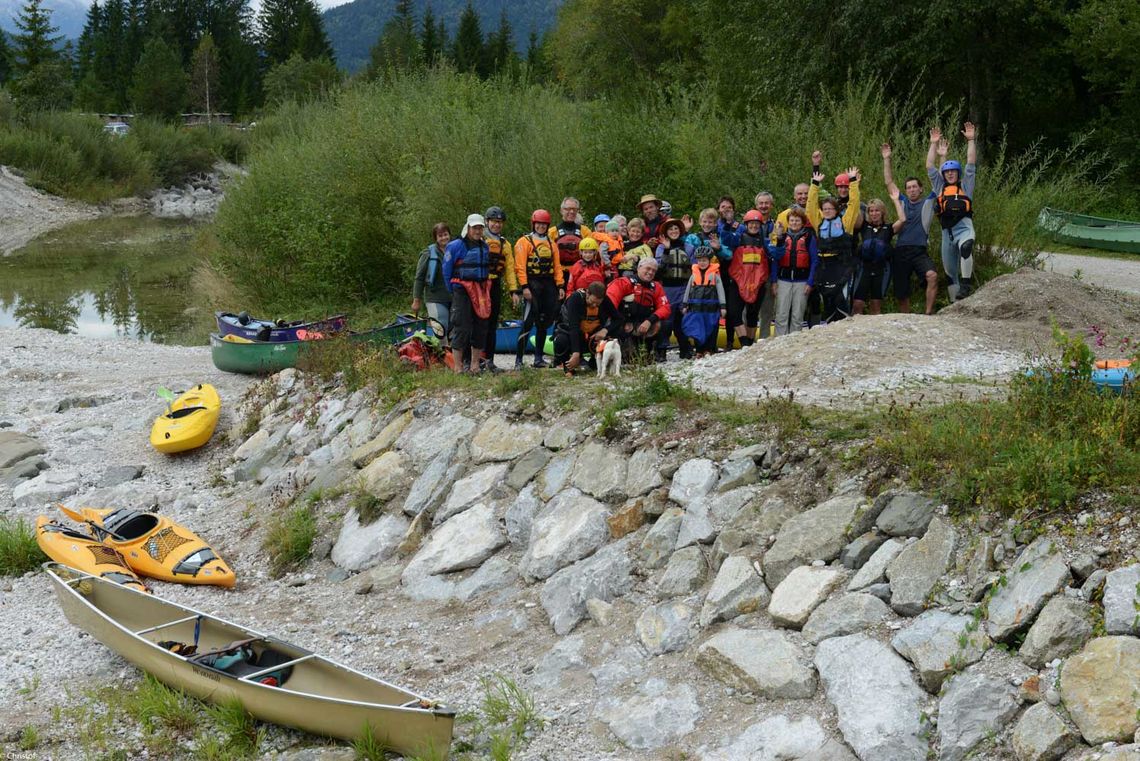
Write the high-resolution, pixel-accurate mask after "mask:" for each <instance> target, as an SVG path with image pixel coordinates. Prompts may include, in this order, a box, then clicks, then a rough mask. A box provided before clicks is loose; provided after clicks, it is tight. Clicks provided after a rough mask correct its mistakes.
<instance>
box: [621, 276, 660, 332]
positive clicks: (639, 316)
mask: <svg viewBox="0 0 1140 761" xmlns="http://www.w3.org/2000/svg"><path fill="white" fill-rule="evenodd" d="M606 298H608V299H609V300H610V303H611V304H613V306H614V308H615V309H617V311H618V314H620V315H621V317H622V319H623V320H624V321H625V322H632V323H639V322H642V321H644V320H649V321H650V322H658V321H662V320H668V319H669V316H670V315H671V314H673V309H672V308H671V307H670V306H669V299H668V298H666V296H665V289H664V288H663V287H661V283H659V282H657V281H656V280H654V281H653V282H652V283H643V282H642V281H641V280H639V279H638V278H637V275H630V276H629V277H619V278H618V279H617V280H615V281H613V282H612V283H610V284H609V287H607V288H606Z"/></svg>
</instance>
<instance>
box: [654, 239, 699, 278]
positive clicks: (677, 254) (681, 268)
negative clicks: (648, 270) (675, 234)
mask: <svg viewBox="0 0 1140 761" xmlns="http://www.w3.org/2000/svg"><path fill="white" fill-rule="evenodd" d="M662 245H663V246H665V260H664V262H663V266H662V267H661V269H660V270H658V272H657V277H658V278H659V279H660V280H661V284H662V285H664V286H668V287H669V288H676V287H678V286H682V285H685V284H686V283H688V282H689V270H690V268H691V267H692V266H693V263H692V261H690V260H689V252H688V251H687V250H685V242H684V241H683V240H681V239H680V238H678V239H677V240H675V241H671V242H667V243H662Z"/></svg>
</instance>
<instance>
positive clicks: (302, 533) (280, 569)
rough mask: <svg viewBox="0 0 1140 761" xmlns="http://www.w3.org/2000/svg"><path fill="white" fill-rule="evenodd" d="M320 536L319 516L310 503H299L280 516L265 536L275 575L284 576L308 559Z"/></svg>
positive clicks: (266, 548) (271, 569) (271, 566)
mask: <svg viewBox="0 0 1140 761" xmlns="http://www.w3.org/2000/svg"><path fill="white" fill-rule="evenodd" d="M316 536H317V519H316V516H315V515H314V514H313V509H312V508H311V507H310V506H309V505H297V506H295V507H294V508H293V509H291V510H290V511H289V512H288V513H285V514H283V515H280V516H278V517H277V519H276V522H275V523H274V524H273V527H272V528H271V529H269V534H268V535H267V536H266V537H265V550H266V551H267V552H268V553H269V563H270V571H271V572H272V574H273V575H274V576H280V575H281V574H283V573H284V572H285V571H287V570H289V569H290V568H294V567H296V566H299V565H301V564H302V563H304V562H305V561H306V560H308V559H309V555H310V554H311V553H312V550H313V539H315V538H316Z"/></svg>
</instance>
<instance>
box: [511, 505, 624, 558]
mask: <svg viewBox="0 0 1140 761" xmlns="http://www.w3.org/2000/svg"><path fill="white" fill-rule="evenodd" d="M608 514H609V511H608V510H607V509H606V506H605V505H603V504H602V503H601V502H598V501H597V500H595V499H591V498H590V497H587V496H586V495H585V494H582V493H581V492H580V491H578V490H577V489H567V490H566V491H564V492H562V493H561V494H559V495H558V496H557V497H555V498H554V499H552V500H551V501H550V503H549V504H548V505H547V506H546V507H545V508H544V509H543V510H542V512H540V513H539V514H538V517H536V518H535V519H534V523H533V525H532V526H531V532H530V546H528V547H527V550H526V554H525V555H524V556H523V558H522V561H521V565H520V568H521V571H522V575H523V577H524V578H526V579H528V580H540V579H545V578H549V577H550V576H551V575H552V574H553V573H554V572H555V571H557V570H559V569H560V568H564V567H566V566H568V565H570V564H571V563H573V562H574V561H575V560H581V559H582V558H584V557H586V556H588V555H590V554H591V553H593V552H594V550H596V549H598V548H599V547H601V546H602V545H603V544H605V543H606V540H607V539H609V535H610V530H609V527H608V526H607V525H606V516H607V515H608Z"/></svg>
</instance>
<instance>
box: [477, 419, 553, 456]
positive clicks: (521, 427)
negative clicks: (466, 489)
mask: <svg viewBox="0 0 1140 761" xmlns="http://www.w3.org/2000/svg"><path fill="white" fill-rule="evenodd" d="M541 443H542V429H541V428H539V427H538V426H537V425H532V424H530V423H518V424H515V423H508V422H507V421H506V420H505V419H503V417H502V416H501V415H492V416H491V417H489V418H487V419H486V420H484V421H483V423H482V425H480V426H479V428H478V430H476V431H475V436H474V437H473V438H472V439H471V457H472V459H474V461H475V464H476V465H478V464H480V463H484V462H505V461H509V460H515V459H518V458H519V457H522V456H523V455H524V454H526V453H527V452H528V451H530V450H531V449H534V448H535V447H537V446H538V445H539V444H541Z"/></svg>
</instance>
